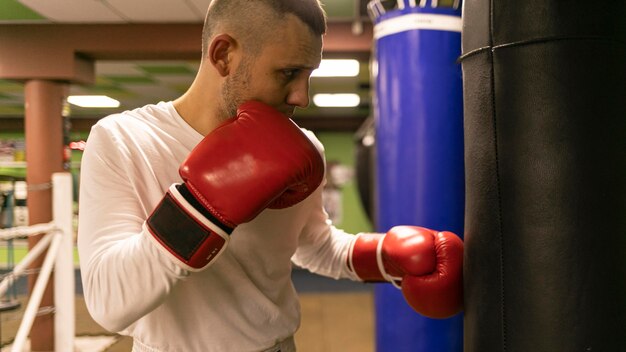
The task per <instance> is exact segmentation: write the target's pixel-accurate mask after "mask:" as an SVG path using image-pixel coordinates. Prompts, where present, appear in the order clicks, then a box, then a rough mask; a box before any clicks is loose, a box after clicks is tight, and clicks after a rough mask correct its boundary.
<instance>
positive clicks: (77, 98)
mask: <svg viewBox="0 0 626 352" xmlns="http://www.w3.org/2000/svg"><path fill="white" fill-rule="evenodd" d="M67 101H68V102H69V103H70V104H72V105H76V106H80V107H81V108H117V107H119V106H120V102H119V101H117V100H115V99H113V98H109V97H107V96H106V95H70V96H69V97H67Z"/></svg>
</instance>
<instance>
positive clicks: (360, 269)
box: [348, 233, 402, 288]
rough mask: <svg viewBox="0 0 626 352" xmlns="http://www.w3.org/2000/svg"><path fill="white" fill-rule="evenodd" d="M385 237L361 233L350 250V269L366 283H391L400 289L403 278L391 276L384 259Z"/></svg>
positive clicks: (377, 234) (353, 241)
mask: <svg viewBox="0 0 626 352" xmlns="http://www.w3.org/2000/svg"><path fill="white" fill-rule="evenodd" d="M384 239H385V236H384V235H382V234H379V233H359V234H357V235H356V236H355V238H354V239H353V240H352V243H351V244H350V248H349V250H348V268H350V270H352V272H354V273H355V274H356V275H357V276H358V277H359V278H360V279H361V280H363V281H366V282H380V281H388V282H391V283H392V284H393V285H394V286H395V287H398V288H400V286H399V285H398V283H397V282H398V281H402V278H400V277H395V276H392V275H389V274H388V273H387V270H385V265H384V263H383V258H382V245H383V241H384Z"/></svg>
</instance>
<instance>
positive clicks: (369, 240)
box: [348, 226, 463, 319]
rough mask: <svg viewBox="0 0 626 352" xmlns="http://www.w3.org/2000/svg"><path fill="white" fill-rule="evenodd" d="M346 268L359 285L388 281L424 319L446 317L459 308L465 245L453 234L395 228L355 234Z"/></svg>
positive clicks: (414, 227) (416, 228)
mask: <svg viewBox="0 0 626 352" xmlns="http://www.w3.org/2000/svg"><path fill="white" fill-rule="evenodd" d="M348 266H349V267H350V269H351V270H352V271H353V272H354V273H356V275H357V276H358V277H359V278H360V279H361V280H363V281H370V282H380V281H389V282H392V283H393V284H394V285H396V286H397V287H399V288H401V289H402V294H403V295H404V298H405V299H406V301H407V303H408V304H409V305H410V306H411V307H412V308H413V309H414V310H415V311H416V312H418V313H420V314H422V315H424V316H427V317H430V318H439V319H441V318H448V317H451V316H453V315H455V314H457V313H459V312H460V311H461V310H462V309H463V241H461V239H460V238H459V237H458V236H456V235H455V234H453V233H452V232H438V231H433V230H429V229H426V228H423V227H417V226H396V227H394V228H392V229H391V230H389V231H388V232H387V234H385V235H383V234H374V233H368V234H359V235H357V237H356V238H355V239H354V241H353V243H352V246H351V248H350V251H349V253H348ZM398 282H401V284H400V285H399V284H398Z"/></svg>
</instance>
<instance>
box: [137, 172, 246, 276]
mask: <svg viewBox="0 0 626 352" xmlns="http://www.w3.org/2000/svg"><path fill="white" fill-rule="evenodd" d="M144 225H145V226H146V228H147V230H148V232H149V233H150V234H151V235H152V236H150V237H151V238H152V239H154V240H156V242H158V244H159V246H158V247H159V248H162V249H164V251H163V252H164V253H166V254H167V255H168V256H169V257H170V258H172V259H173V260H174V261H175V262H177V263H178V264H179V265H180V266H182V267H183V268H184V269H187V270H190V271H199V270H202V269H204V268H205V267H207V266H208V265H209V264H210V263H211V262H212V261H214V260H215V259H216V258H217V257H218V256H219V255H220V254H221V253H222V252H223V251H224V249H225V248H226V245H227V244H228V241H229V237H230V236H229V235H230V233H231V232H232V230H233V229H232V228H229V227H228V226H225V225H224V224H222V223H220V222H219V221H217V219H216V218H215V217H214V216H213V215H211V214H210V213H209V212H208V211H206V209H204V207H202V206H200V204H199V202H198V201H197V200H195V199H194V197H193V196H192V195H191V193H190V192H189V191H188V190H187V188H186V187H185V185H184V184H178V185H176V184H175V185H172V186H171V187H170V188H169V190H168V191H167V193H166V194H165V196H164V197H163V199H162V200H161V202H160V203H159V204H158V205H157V207H156V208H155V209H154V211H153V212H152V214H151V215H150V217H149V218H148V220H147V221H146V223H145V224H144Z"/></svg>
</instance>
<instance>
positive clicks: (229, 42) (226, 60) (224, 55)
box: [208, 34, 237, 77]
mask: <svg viewBox="0 0 626 352" xmlns="http://www.w3.org/2000/svg"><path fill="white" fill-rule="evenodd" d="M236 45H237V41H236V40H235V39H234V38H233V37H231V36H230V35H228V34H220V35H218V36H216V37H215V38H213V40H212V41H211V44H210V45H209V52H208V59H209V61H210V62H211V65H213V67H215V69H216V70H217V72H218V73H219V74H220V75H221V76H222V77H225V76H227V75H228V74H229V73H230V68H231V64H232V62H231V60H232V56H231V55H232V52H233V50H234V49H235V47H236Z"/></svg>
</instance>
